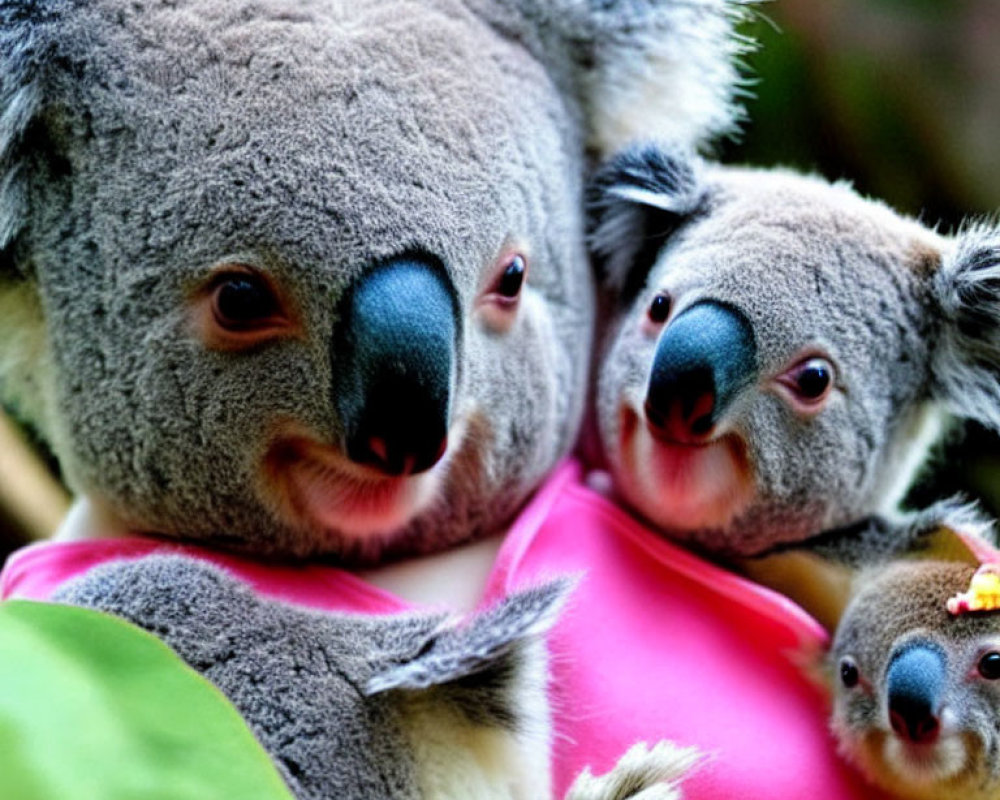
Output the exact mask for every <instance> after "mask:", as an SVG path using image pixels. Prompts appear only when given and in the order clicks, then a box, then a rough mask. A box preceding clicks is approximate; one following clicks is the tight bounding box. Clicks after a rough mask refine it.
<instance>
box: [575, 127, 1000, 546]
mask: <svg viewBox="0 0 1000 800" xmlns="http://www.w3.org/2000/svg"><path fill="white" fill-rule="evenodd" d="M592 201H593V209H594V218H595V219H594V233H593V244H594V249H595V251H596V253H597V254H598V256H599V258H601V259H602V264H601V266H602V267H603V270H604V279H605V282H606V284H607V286H608V288H609V289H610V292H609V299H608V301H607V302H608V304H609V311H608V314H607V317H608V319H609V320H610V322H609V325H608V327H607V329H606V331H605V336H604V344H603V349H602V350H601V351H600V354H599V362H598V368H597V369H598V374H597V391H596V414H595V416H596V420H597V423H598V427H599V438H600V442H601V445H602V448H603V457H604V458H605V459H606V461H607V465H608V467H609V468H610V470H611V472H612V474H613V477H614V479H615V483H616V486H617V489H618V491H619V492H620V493H621V494H622V495H623V496H624V498H625V499H626V501H627V502H628V503H630V504H631V505H632V506H634V507H635V508H636V509H637V510H638V511H639V512H640V513H641V514H643V515H644V516H645V517H647V518H648V519H649V520H651V521H652V522H653V523H655V524H657V525H658V526H660V527H661V528H663V529H664V530H665V531H666V532H667V533H668V534H669V535H671V536H674V537H676V538H678V539H681V540H684V541H687V542H689V543H692V544H694V545H695V546H697V547H699V548H703V549H705V550H708V551H711V552H715V553H720V554H729V555H752V554H757V553H761V552H765V551H767V549H768V548H769V547H771V546H773V545H776V544H779V543H787V542H796V541H801V540H803V539H805V538H807V537H809V536H810V535H812V534H815V533H817V532H819V531H821V530H824V529H827V528H832V527H837V526H840V525H844V524H847V523H850V522H853V521H855V520H856V519H858V518H859V517H862V516H865V515H868V514H872V513H877V512H884V511H887V510H889V509H891V508H893V507H894V506H895V505H896V504H897V503H898V501H899V499H900V496H901V494H902V493H903V492H904V490H905V489H906V487H907V485H908V484H909V483H910V482H911V480H912V477H913V473H914V471H915V469H916V468H917V467H918V466H919V464H920V462H921V460H922V459H923V457H924V456H925V454H926V450H927V446H928V444H929V442H930V441H931V440H932V439H933V438H934V437H935V436H936V435H937V434H938V433H939V431H940V427H941V420H942V418H943V416H944V415H943V413H942V411H943V409H947V410H949V411H951V412H952V413H955V414H958V415H962V416H967V417H971V418H974V419H978V420H980V421H982V422H984V423H986V424H989V425H992V426H994V427H996V426H997V425H998V423H1000V383H998V375H1000V233H998V232H997V231H996V230H994V229H993V228H991V227H987V226H984V225H983V226H976V227H970V228H969V229H967V230H966V231H965V232H964V233H962V234H960V235H959V236H957V237H955V238H949V237H946V236H943V235H940V234H938V233H936V232H935V231H933V230H930V229H928V228H927V227H925V226H923V225H921V224H919V223H918V222H916V221H914V220H911V219H907V218H904V217H902V216H900V215H899V214H896V213H895V212H893V211H892V210H891V209H889V208H887V207H886V206H885V205H883V204H882V203H879V202H876V201H871V200H865V199H862V198H861V197H859V196H858V195H857V194H856V193H855V192H854V191H852V189H851V188H850V187H849V186H847V185H845V184H829V183H827V182H825V181H823V180H820V179H818V178H814V177H805V176H802V175H798V174H794V173H792V172H788V171H781V170H762V169H741V168H725V167H720V166H712V165H709V164H706V163H703V162H701V161H699V160H697V159H695V158H693V157H691V156H689V155H687V154H686V153H684V152H679V151H675V150H671V149H669V148H662V147H657V146H640V147H636V148H634V149H632V150H629V151H626V152H624V153H623V154H621V155H620V156H619V157H617V158H616V159H615V160H613V161H612V162H611V163H610V164H609V165H608V166H607V167H606V168H605V169H604V171H603V172H602V174H601V175H600V176H599V179H598V180H597V181H596V183H595V187H594V190H593V197H592Z"/></svg>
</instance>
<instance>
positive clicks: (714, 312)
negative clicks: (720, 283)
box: [645, 300, 757, 444]
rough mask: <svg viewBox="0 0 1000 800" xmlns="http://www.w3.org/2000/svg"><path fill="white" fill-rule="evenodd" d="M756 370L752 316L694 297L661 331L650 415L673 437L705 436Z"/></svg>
mask: <svg viewBox="0 0 1000 800" xmlns="http://www.w3.org/2000/svg"><path fill="white" fill-rule="evenodd" d="M756 373H757V345H756V342H755V338H754V333H753V327H752V326H751V325H750V321H749V320H748V319H747V318H746V317H745V316H744V315H743V313H742V312H741V311H739V310H738V309H735V308H732V307H731V306H728V305H725V304H723V303H720V302H717V301H714V300H703V301H701V302H699V303H695V304H694V305H693V306H691V307H690V308H688V309H686V310H685V311H683V312H681V314H679V315H678V316H677V317H676V318H675V319H674V320H673V321H672V322H671V323H670V324H669V325H668V326H667V327H666V328H665V329H664V331H663V332H662V333H661V334H660V340H659V342H658V343H657V345H656V354H655V356H654V358H653V367H652V369H651V370H650V375H649V387H648V389H647V391H646V405H645V410H646V418H647V420H648V421H649V424H650V425H651V426H652V427H653V429H654V430H656V431H657V432H659V433H661V434H662V435H664V436H665V437H667V438H668V439H670V440H671V441H675V442H680V443H685V444H687V443H696V442H700V441H703V440H705V439H707V438H708V437H709V436H711V434H712V432H713V430H714V428H715V426H716V423H718V421H719V420H720V419H721V418H722V415H723V414H724V413H725V411H726V408H727V407H728V406H729V404H730V403H731V402H732V401H733V399H734V398H735V397H736V395H737V394H738V393H739V391H740V390H741V389H743V388H744V387H745V386H746V385H747V384H749V383H750V382H751V381H752V380H754V379H755V377H756Z"/></svg>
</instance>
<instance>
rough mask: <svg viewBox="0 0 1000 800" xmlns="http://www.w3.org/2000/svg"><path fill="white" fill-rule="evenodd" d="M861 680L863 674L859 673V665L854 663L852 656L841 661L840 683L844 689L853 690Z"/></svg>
mask: <svg viewBox="0 0 1000 800" xmlns="http://www.w3.org/2000/svg"><path fill="white" fill-rule="evenodd" d="M860 680H861V673H860V672H859V671H858V665H857V664H855V663H854V659H853V658H851V657H850V656H846V657H844V658H842V659H840V682H841V683H842V684H844V688H845V689H853V688H854V687H855V686H857V685H858V683H859V682H860Z"/></svg>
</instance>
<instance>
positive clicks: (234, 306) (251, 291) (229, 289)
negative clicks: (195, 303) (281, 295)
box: [212, 273, 281, 331]
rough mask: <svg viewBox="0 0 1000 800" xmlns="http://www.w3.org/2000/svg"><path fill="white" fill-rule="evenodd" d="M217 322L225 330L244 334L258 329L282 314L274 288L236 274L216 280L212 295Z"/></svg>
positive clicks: (258, 280) (262, 281) (252, 276)
mask: <svg viewBox="0 0 1000 800" xmlns="http://www.w3.org/2000/svg"><path fill="white" fill-rule="evenodd" d="M212 311H213V312H214V314H215V321H216V322H218V323H219V325H221V326H222V327H223V328H226V329H227V330H233V331H243V330H247V329H248V328H255V327H259V326H260V325H262V324H266V323H267V322H268V321H269V320H272V319H273V318H274V317H275V316H277V315H278V314H280V311H281V308H280V305H279V303H278V299H277V298H276V297H275V296H274V292H272V291H271V287H270V286H268V285H267V283H266V282H265V281H264V280H263V279H262V278H260V277H258V276H256V275H252V274H250V273H246V274H244V273H236V274H233V275H227V276H223V277H220V278H219V279H217V280H216V283H215V289H214V291H213V293H212Z"/></svg>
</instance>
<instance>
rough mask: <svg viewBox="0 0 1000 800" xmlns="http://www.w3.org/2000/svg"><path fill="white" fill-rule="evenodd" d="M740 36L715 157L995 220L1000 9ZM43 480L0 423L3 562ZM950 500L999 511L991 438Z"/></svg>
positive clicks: (964, 451) (934, 1)
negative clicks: (742, 117)
mask: <svg viewBox="0 0 1000 800" xmlns="http://www.w3.org/2000/svg"><path fill="white" fill-rule="evenodd" d="M745 32H746V33H747V34H748V35H750V36H752V37H754V38H755V39H757V40H758V41H759V42H760V48H759V50H758V51H757V52H756V53H754V54H751V55H750V56H748V57H747V61H748V64H749V67H750V72H751V74H753V75H754V76H755V80H754V83H753V85H752V86H749V87H748V91H749V92H750V93H751V96H750V97H749V98H748V99H747V111H748V116H749V119H748V122H747V124H746V125H745V127H744V133H743V135H742V136H741V137H740V139H739V140H738V141H731V142H725V143H723V144H722V146H721V147H720V149H719V155H720V157H721V158H722V159H723V160H726V161H733V162H752V163H755V164H762V165H772V164H786V165H790V166H794V167H798V168H800V169H805V170H809V171H816V172H819V173H821V174H823V175H825V176H826V177H828V178H832V179H837V178H847V179H850V180H851V181H853V182H854V184H855V186H857V188H858V189H859V190H860V191H861V192H863V193H865V194H869V195H874V196H877V197H881V198H883V199H885V200H886V201H888V202H889V203H890V204H891V205H893V206H895V207H896V208H898V209H899V210H901V211H904V212H907V213H909V214H911V215H914V216H917V217H919V218H920V219H922V220H923V221H924V222H926V223H929V224H935V223H940V224H941V226H942V229H943V230H945V231H950V230H954V229H955V227H956V226H957V225H958V224H959V222H960V220H961V219H963V218H964V217H966V216H969V215H986V214H993V213H995V212H996V211H998V210H1000V0H772V1H771V2H767V3H764V4H763V5H761V6H760V7H759V10H758V12H757V13H756V14H755V17H754V19H753V20H752V21H751V22H750V23H748V24H747V25H746V28H745ZM32 453H33V454H35V455H40V456H41V457H42V460H41V461H38V460H35V459H33V458H31V457H30V454H32ZM43 465H44V466H43ZM52 474H53V464H52V462H51V460H46V457H45V453H44V450H43V449H42V448H40V447H39V446H38V444H37V442H34V441H32V439H31V438H30V435H29V436H26V435H25V431H23V430H22V429H19V428H17V427H16V426H14V425H12V424H10V423H9V421H7V420H4V419H3V418H2V417H0V558H2V557H3V556H4V555H5V553H6V551H7V550H9V549H11V548H12V547H14V546H17V545H18V544H21V543H23V542H25V541H28V540H29V539H31V538H34V537H38V536H42V535H45V534H46V533H47V532H48V531H50V530H51V529H52V527H53V526H54V525H55V524H56V521H57V520H58V519H59V517H60V516H61V514H62V511H63V509H64V507H65V504H66V500H67V498H66V495H65V492H64V491H63V490H62V489H61V488H60V486H59V484H58V483H57V481H56V480H54V479H53V478H52V477H50V476H51V475H52ZM956 491H963V492H965V493H967V494H969V495H970V496H972V497H975V498H978V499H980V500H981V502H983V503H984V505H985V506H986V507H987V509H989V510H990V511H992V512H993V513H994V514H1000V440H998V438H997V437H995V436H994V435H992V434H989V433H986V432H985V431H982V430H979V429H975V428H970V429H961V430H957V431H956V432H955V434H954V435H953V436H952V437H951V438H950V439H949V440H948V442H947V443H946V445H945V446H943V447H942V448H941V450H940V452H939V453H938V454H937V457H936V459H935V462H934V466H933V468H932V469H931V470H929V472H928V474H927V475H926V476H925V477H924V479H923V480H922V482H921V484H920V486H919V487H917V489H916V490H915V492H914V495H913V500H914V502H916V503H920V504H922V503H924V502H926V501H927V500H929V499H930V498H932V497H937V496H945V495H950V494H953V493H954V492H956Z"/></svg>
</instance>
